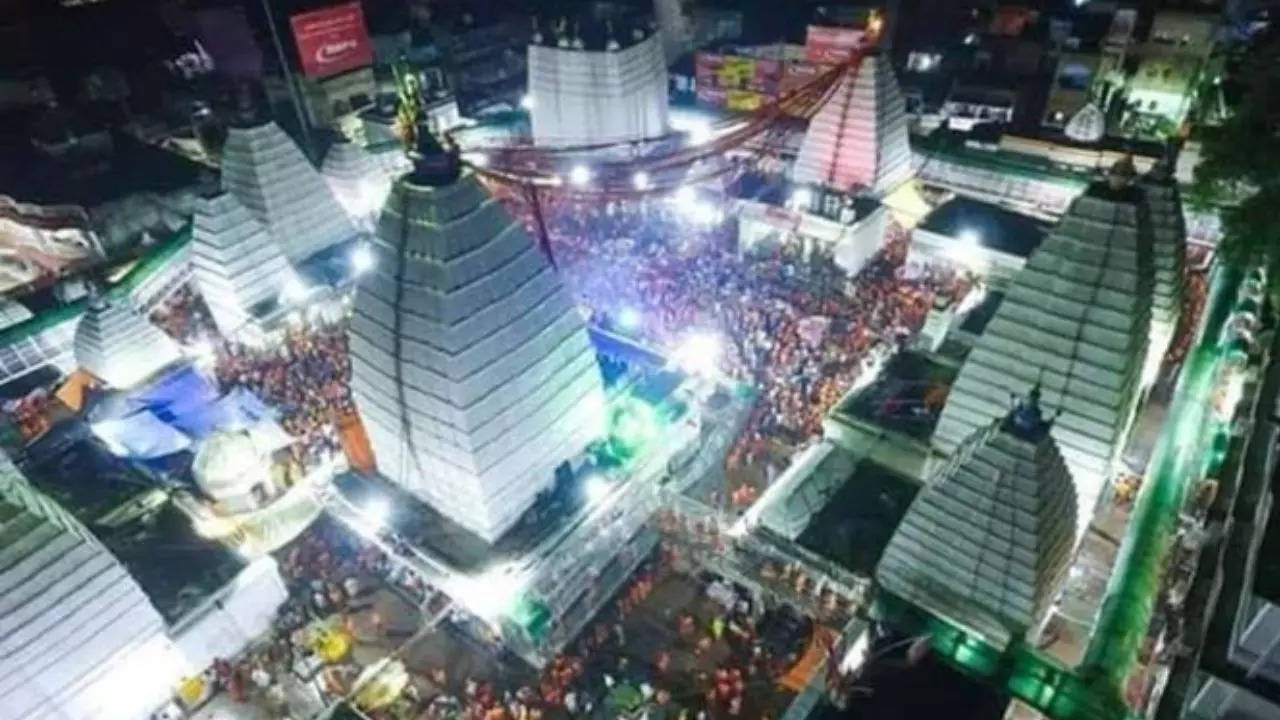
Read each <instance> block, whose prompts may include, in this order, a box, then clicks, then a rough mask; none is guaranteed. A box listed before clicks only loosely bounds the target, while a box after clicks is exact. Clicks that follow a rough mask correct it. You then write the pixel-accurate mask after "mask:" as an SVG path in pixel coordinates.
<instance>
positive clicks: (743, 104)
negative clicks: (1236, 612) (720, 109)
mask: <svg viewBox="0 0 1280 720" xmlns="http://www.w3.org/2000/svg"><path fill="white" fill-rule="evenodd" d="M764 104H765V97H764V95H761V94H760V93H758V92H755V91H753V90H728V91H726V94H725V104H724V106H725V107H726V108H728V109H730V110H734V111H737V112H751V111H753V110H758V109H760V106H761V105H764Z"/></svg>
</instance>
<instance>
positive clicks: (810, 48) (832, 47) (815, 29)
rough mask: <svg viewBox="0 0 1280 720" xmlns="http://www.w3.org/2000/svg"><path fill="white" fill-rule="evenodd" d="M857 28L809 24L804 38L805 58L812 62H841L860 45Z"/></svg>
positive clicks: (860, 33) (859, 34)
mask: <svg viewBox="0 0 1280 720" xmlns="http://www.w3.org/2000/svg"><path fill="white" fill-rule="evenodd" d="M865 35H866V34H865V33H864V32H863V31H862V30H861V29H859V28H848V27H824V26H820V25H810V26H809V28H808V30H807V32H806V34H805V40H804V52H805V59H806V60H808V61H809V62H814V63H842V62H844V61H846V60H848V59H849V57H850V56H851V55H852V54H853V52H854V51H855V50H857V49H858V48H859V47H861V45H862V42H863V38H864V37H865Z"/></svg>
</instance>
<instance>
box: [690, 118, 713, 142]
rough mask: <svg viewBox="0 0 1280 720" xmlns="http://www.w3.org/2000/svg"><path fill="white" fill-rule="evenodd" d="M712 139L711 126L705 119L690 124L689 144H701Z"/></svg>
mask: <svg viewBox="0 0 1280 720" xmlns="http://www.w3.org/2000/svg"><path fill="white" fill-rule="evenodd" d="M710 140H711V126H710V125H709V124H707V123H706V122H705V121H697V122H692V123H690V124H689V144H690V145H701V144H703V143H706V142H710Z"/></svg>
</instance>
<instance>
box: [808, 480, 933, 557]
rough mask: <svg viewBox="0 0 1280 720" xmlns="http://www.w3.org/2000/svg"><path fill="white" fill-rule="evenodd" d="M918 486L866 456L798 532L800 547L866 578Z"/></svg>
mask: <svg viewBox="0 0 1280 720" xmlns="http://www.w3.org/2000/svg"><path fill="white" fill-rule="evenodd" d="M917 490H918V485H917V484H916V483H915V482H914V481H912V480H910V479H908V478H906V477H904V476H902V475H900V474H898V473H896V472H894V471H892V470H890V469H888V468H886V467H884V466H882V465H879V464H877V463H875V462H872V461H870V460H862V461H860V462H858V463H857V465H856V466H854V468H853V470H852V472H851V474H849V475H848V477H847V479H846V480H845V481H844V483H843V484H842V485H840V486H839V489H838V490H837V491H836V492H835V493H834V494H833V495H831V496H830V498H829V499H828V500H827V502H826V504H825V505H823V506H822V507H821V508H814V515H813V519H812V520H811V521H810V522H809V525H808V527H806V528H805V530H804V532H803V533H801V534H800V537H799V538H798V541H799V543H800V545H802V546H803V547H805V548H807V549H809V550H812V551H813V552H815V553H817V554H818V555H821V556H822V557H824V558H826V559H828V560H830V561H832V562H834V563H836V564H838V565H841V566H842V567H844V568H846V569H848V570H850V571H852V572H855V573H858V574H861V575H864V576H870V575H871V573H872V572H874V571H875V567H876V563H878V562H879V561H880V555H881V553H883V552H884V549H885V546H887V545H888V544H889V539H890V538H891V537H893V532H894V530H896V529H897V527H898V523H899V522H900V521H901V520H902V516H903V515H905V514H906V512H907V508H908V507H910V506H911V501H912V500H913V499H915V496H916V492H917Z"/></svg>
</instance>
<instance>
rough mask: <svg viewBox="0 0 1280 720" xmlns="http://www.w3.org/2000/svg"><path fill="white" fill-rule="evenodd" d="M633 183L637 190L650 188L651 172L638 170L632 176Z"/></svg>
mask: <svg viewBox="0 0 1280 720" xmlns="http://www.w3.org/2000/svg"><path fill="white" fill-rule="evenodd" d="M631 184H632V185H634V186H635V188H636V189H637V190H648V189H649V187H650V185H651V183H650V181H649V173H647V172H645V171H643V170H637V171H636V174H635V175H632V176H631Z"/></svg>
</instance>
